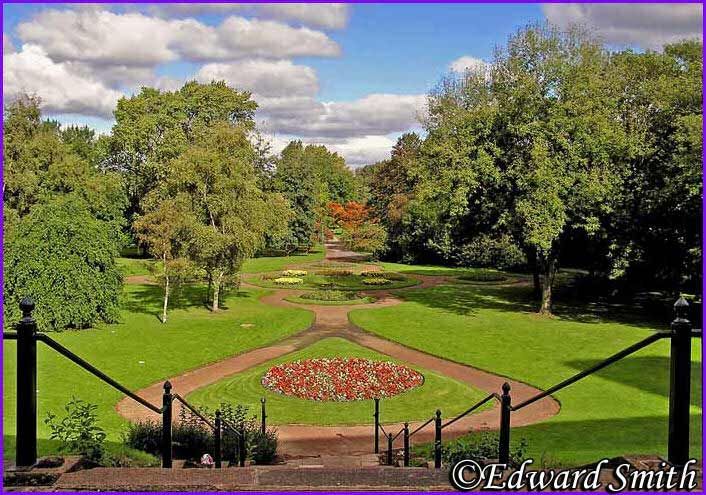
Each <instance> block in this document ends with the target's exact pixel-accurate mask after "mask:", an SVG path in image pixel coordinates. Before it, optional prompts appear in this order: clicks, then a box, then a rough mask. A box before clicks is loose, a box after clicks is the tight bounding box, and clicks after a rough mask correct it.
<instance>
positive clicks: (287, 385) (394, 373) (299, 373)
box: [262, 358, 424, 401]
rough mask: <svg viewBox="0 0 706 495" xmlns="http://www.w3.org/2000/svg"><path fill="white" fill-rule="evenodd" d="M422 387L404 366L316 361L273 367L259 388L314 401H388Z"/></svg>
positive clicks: (419, 376)
mask: <svg viewBox="0 0 706 495" xmlns="http://www.w3.org/2000/svg"><path fill="white" fill-rule="evenodd" d="M423 383H424V376H423V375H422V374H421V373H419V372H417V371H415V370H413V369H411V368H408V367H406V366H402V365H399V364H395V363H392V362H388V361H372V360H370V359H362V358H318V359H304V360H301V361H292V362H291V363H283V364H280V365H277V366H273V367H272V368H270V369H269V370H267V373H265V374H264V375H263V377H262V385H263V386H264V387H266V388H268V389H270V390H272V391H274V392H277V393H279V394H283V395H290V396H294V397H298V398H300V399H309V400H317V401H351V400H366V399H374V398H382V397H392V396H394V395H397V394H401V393H402V392H405V391H406V390H409V389H411V388H414V387H418V386H419V385H421V384H423Z"/></svg>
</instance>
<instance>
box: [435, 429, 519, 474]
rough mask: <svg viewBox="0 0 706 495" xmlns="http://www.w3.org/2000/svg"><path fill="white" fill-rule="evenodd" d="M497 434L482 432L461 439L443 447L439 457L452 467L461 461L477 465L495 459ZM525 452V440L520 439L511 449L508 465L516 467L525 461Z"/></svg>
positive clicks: (496, 455)
mask: <svg viewBox="0 0 706 495" xmlns="http://www.w3.org/2000/svg"><path fill="white" fill-rule="evenodd" d="M498 440H499V437H498V433H497V432H482V433H479V434H474V435H470V436H467V437H462V438H459V439H457V440H454V441H453V442H450V443H448V444H446V445H444V446H443V449H442V451H441V457H442V459H443V461H444V463H446V464H447V465H449V466H453V465H454V464H456V463H457V462H459V461H461V460H463V459H471V460H474V461H477V462H479V463H483V462H486V461H489V460H491V459H497V458H498V456H499V452H498ZM526 451H527V440H525V439H524V438H522V439H521V440H520V443H519V445H516V446H514V449H513V448H511V451H510V465H512V466H518V465H520V464H522V461H524V460H525V452H526Z"/></svg>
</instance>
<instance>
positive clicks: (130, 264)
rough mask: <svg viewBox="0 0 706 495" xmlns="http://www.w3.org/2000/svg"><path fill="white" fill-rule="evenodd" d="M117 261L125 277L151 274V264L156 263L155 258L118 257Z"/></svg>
mask: <svg viewBox="0 0 706 495" xmlns="http://www.w3.org/2000/svg"><path fill="white" fill-rule="evenodd" d="M115 263H116V264H117V265H118V269H119V270H120V272H121V273H122V274H123V276H124V277H132V276H135V275H151V274H152V272H151V271H150V266H152V265H154V260H150V259H137V258H116V259H115Z"/></svg>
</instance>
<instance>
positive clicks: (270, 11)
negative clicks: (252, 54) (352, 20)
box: [152, 3, 349, 29]
mask: <svg viewBox="0 0 706 495" xmlns="http://www.w3.org/2000/svg"><path fill="white" fill-rule="evenodd" d="M152 10H153V11H155V12H157V13H159V14H163V15H168V16H174V17H183V16H194V15H200V14H229V13H233V12H244V11H245V12H253V13H254V14H257V15H258V16H264V17H270V18H274V19H280V20H285V21H289V20H292V21H299V22H301V23H302V24H305V25H308V26H316V27H321V28H325V29H342V28H344V27H345V26H346V23H347V22H348V10H349V9H348V5H346V4H340V3H261V4H243V3H172V4H163V5H158V6H157V5H155V6H153V8H152Z"/></svg>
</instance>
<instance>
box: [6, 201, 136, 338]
mask: <svg viewBox="0 0 706 495" xmlns="http://www.w3.org/2000/svg"><path fill="white" fill-rule="evenodd" d="M117 255H118V249H117V246H116V244H115V239H114V237H113V234H112V231H111V228H110V226H109V225H108V224H106V223H105V222H101V221H100V220H97V219H95V218H94V217H93V216H92V215H91V213H90V211H89V209H88V206H87V205H86V203H85V202H84V201H83V200H82V199H80V198H78V197H76V196H75V195H66V196H65V197H64V198H59V199H55V200H52V201H51V202H49V203H47V204H44V205H38V206H36V207H35V208H33V209H32V212H31V213H30V214H29V215H27V216H26V217H24V218H23V219H22V220H20V221H19V223H18V224H17V226H16V228H14V229H13V231H12V234H11V235H9V236H8V237H7V238H6V239H5V260H4V270H5V272H4V273H5V284H4V287H3V289H4V292H3V294H4V297H3V312H4V318H5V324H6V325H12V324H14V323H15V322H17V321H18V319H19V317H20V314H19V309H18V305H19V301H20V300H21V299H22V298H23V297H26V296H30V297H32V298H33V299H34V301H35V304H36V308H37V309H36V311H35V312H34V317H35V319H36V321H37V325H38V327H39V329H40V330H42V331H48V330H63V329H65V328H86V327H89V326H91V325H94V324H95V323H97V322H100V321H104V322H114V321H116V320H117V319H118V298H119V296H120V292H121V287H122V276H121V274H120V271H119V270H118V268H117V266H116V263H115V258H116V257H117Z"/></svg>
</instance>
